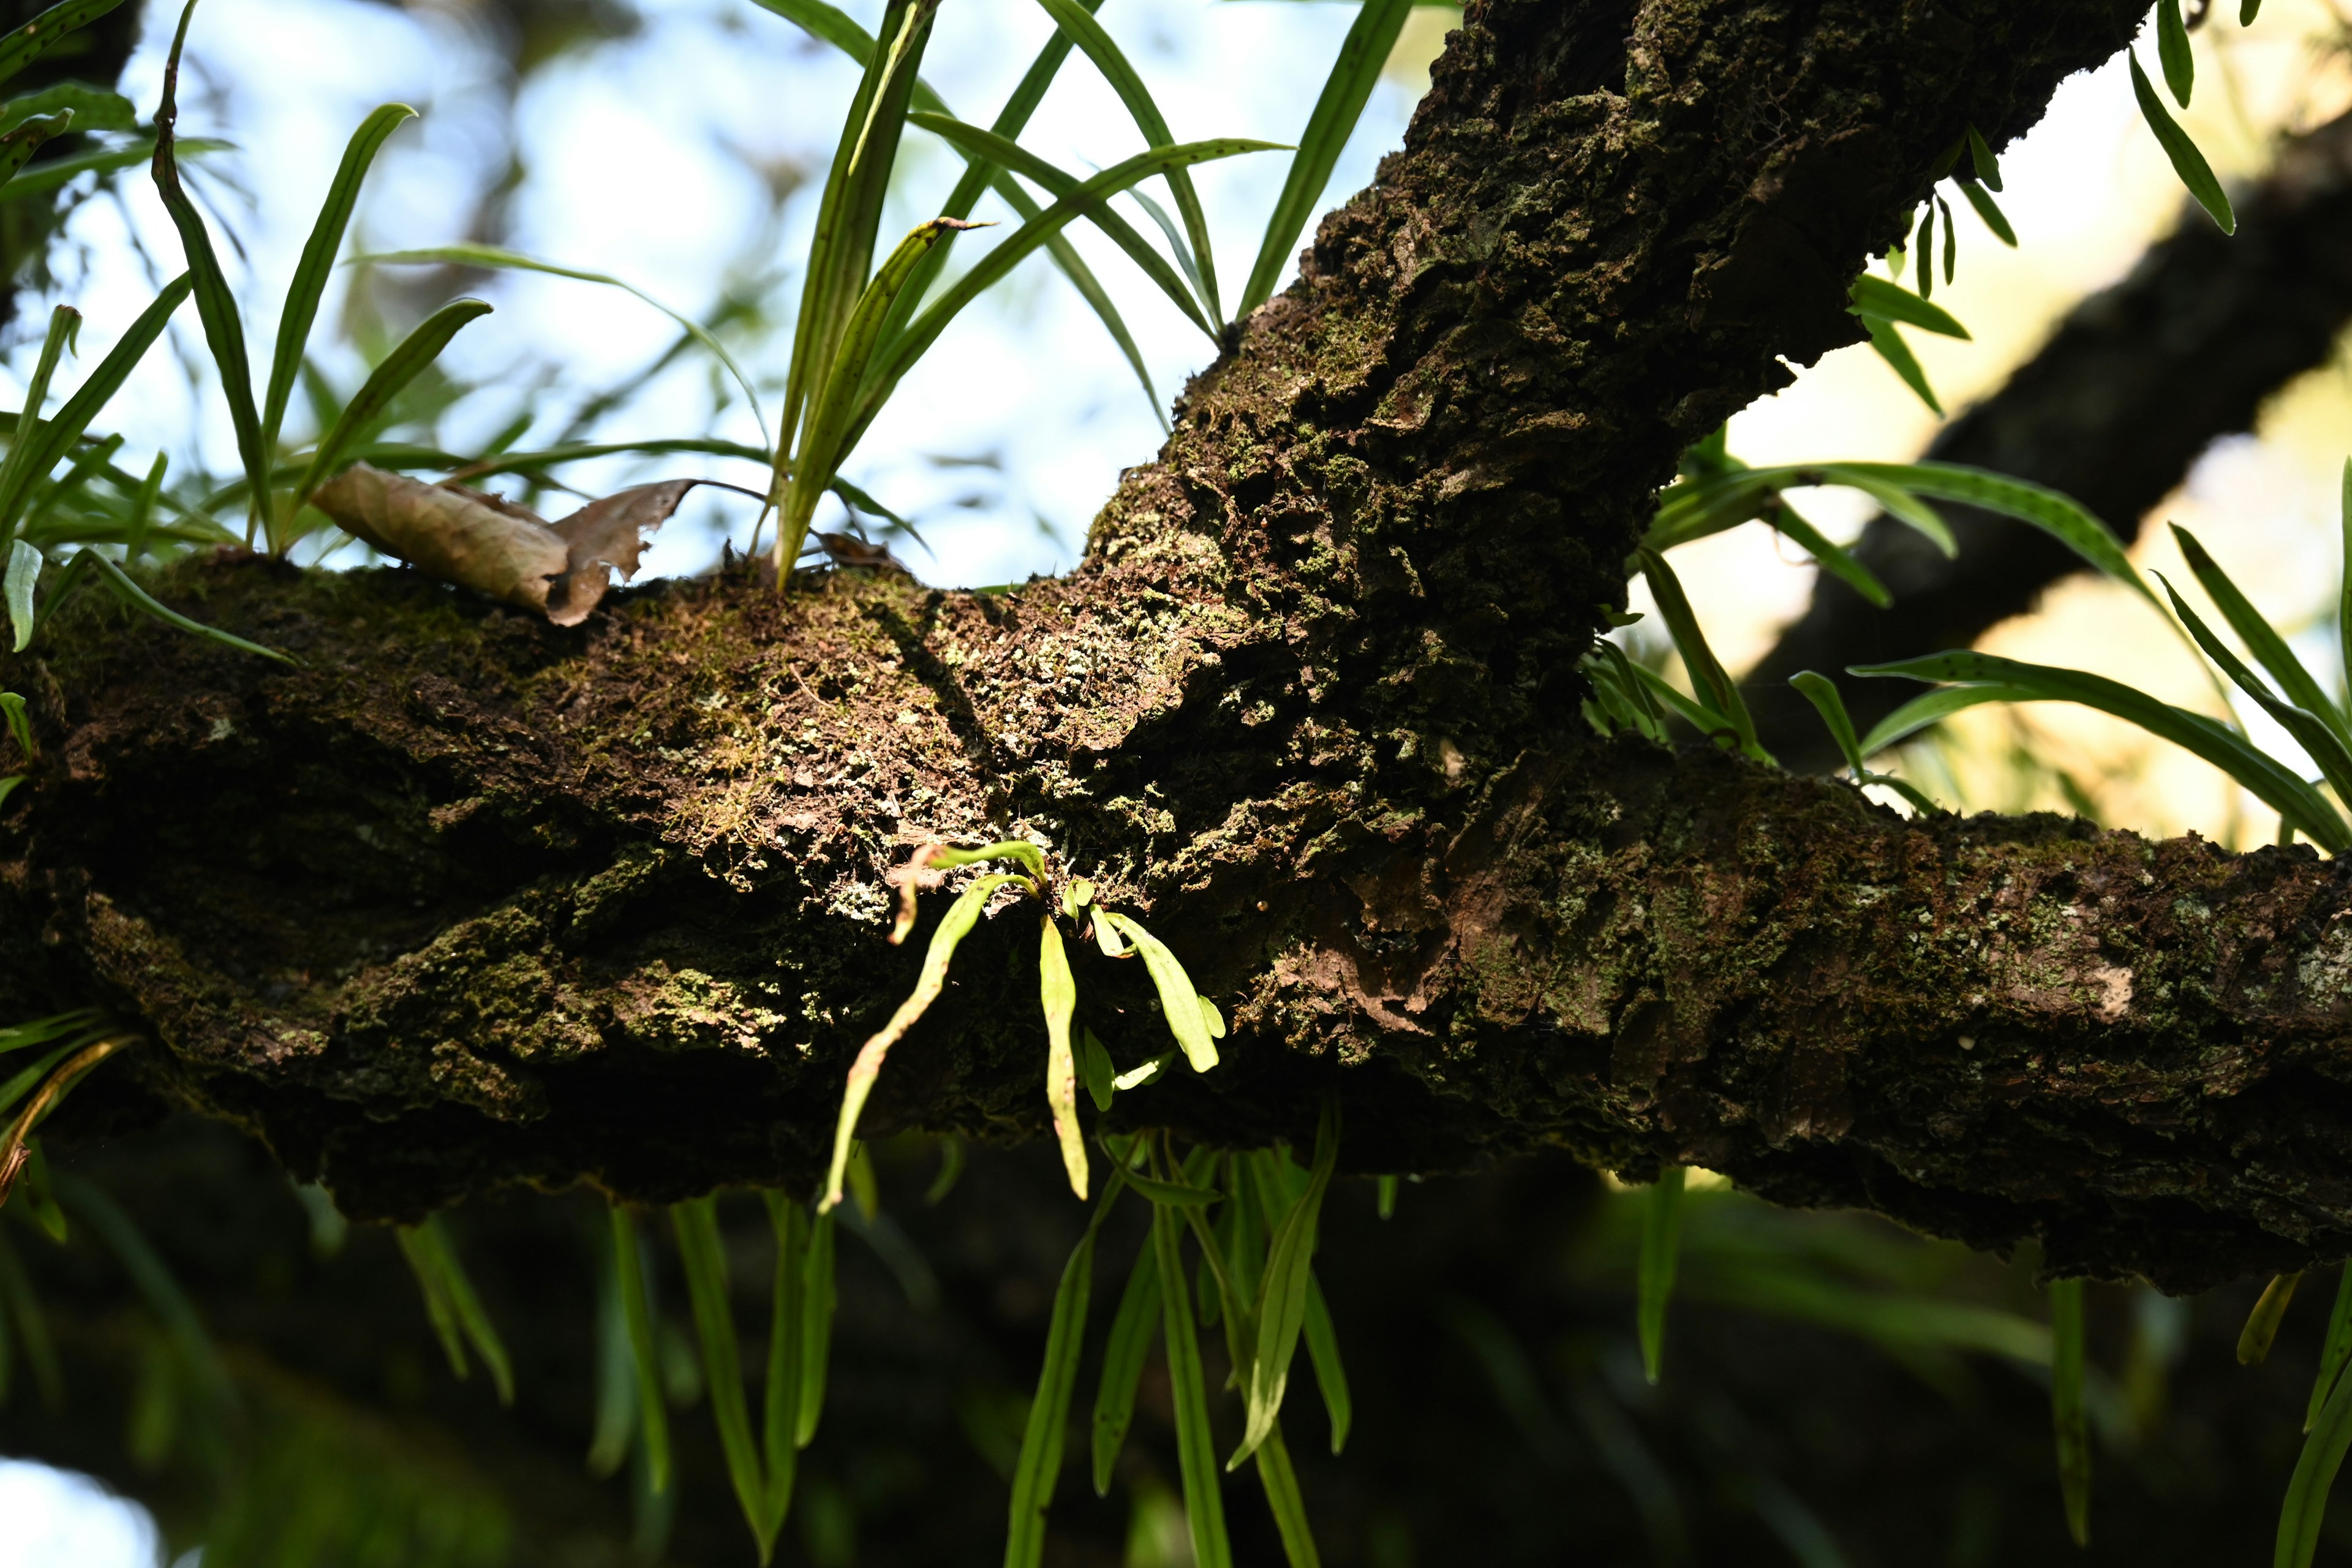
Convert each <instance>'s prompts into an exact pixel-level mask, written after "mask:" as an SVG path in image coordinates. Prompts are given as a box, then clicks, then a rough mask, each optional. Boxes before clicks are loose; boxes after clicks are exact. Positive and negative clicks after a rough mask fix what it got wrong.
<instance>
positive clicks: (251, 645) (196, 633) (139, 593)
mask: <svg viewBox="0 0 2352 1568" xmlns="http://www.w3.org/2000/svg"><path fill="white" fill-rule="evenodd" d="M85 561H86V562H88V563H89V566H90V569H91V570H94V571H95V572H97V573H98V574H99V575H100V578H101V579H103V580H104V582H105V583H106V585H107V586H108V587H110V588H111V589H113V590H114V594H115V596H116V597H117V598H119V599H121V601H122V602H123V603H124V604H126V605H130V606H131V608H132V609H134V610H137V611H138V612H139V613H140V614H142V615H145V616H153V617H154V618H155V619H157V620H159V621H162V622H163V624H164V625H166V626H177V627H178V628H179V629H180V630H182V631H184V632H186V633H188V634H189V635H190V636H192V637H203V638H205V640H206V641H208V642H216V643H219V644H220V645H221V646H222V647H233V648H236V650H237V651H239V652H240V653H257V654H259V655H260V656H261V657H262V658H274V659H276V660H278V662H279V663H280V664H294V663H298V662H299V661H298V660H296V659H294V658H291V657H289V655H286V654H282V653H280V652H278V650H277V649H276V648H274V647H262V646H261V644H259V643H257V642H247V640H246V639H245V638H243V637H238V636H237V635H236V633H234V632H225V631H223V630H221V629H220V628H219V627H218V626H206V625H205V624H204V623H203V622H202V621H196V620H191V619H189V618H188V617H187V616H184V615H182V614H180V612H179V611H177V610H175V609H173V608H172V607H171V606H170V605H166V604H164V603H163V601H162V600H160V599H158V598H156V597H155V596H154V595H152V594H150V593H148V592H147V590H146V589H144V588H142V587H141V586H140V585H139V584H136V583H134V582H132V581H131V577H130V576H129V574H126V573H125V572H124V571H123V570H122V568H121V567H120V566H117V565H116V564H115V563H113V562H111V561H110V560H108V559H107V558H106V557H105V556H103V555H100V553H99V552H97V551H95V550H83V551H81V552H79V553H77V554H76V555H75V556H74V558H73V560H72V561H69V562H68V563H66V572H61V573H59V574H58V585H57V589H56V591H55V592H54V593H52V594H51V595H50V596H49V605H55V604H56V603H57V602H58V600H60V599H62V598H63V597H64V596H65V593H66V589H67V582H66V576H67V573H69V572H71V571H73V570H74V568H75V567H76V566H77V565H78V564H79V563H82V562H85ZM49 605H43V606H42V609H41V613H42V615H43V616H47V614H48V612H49Z"/></svg>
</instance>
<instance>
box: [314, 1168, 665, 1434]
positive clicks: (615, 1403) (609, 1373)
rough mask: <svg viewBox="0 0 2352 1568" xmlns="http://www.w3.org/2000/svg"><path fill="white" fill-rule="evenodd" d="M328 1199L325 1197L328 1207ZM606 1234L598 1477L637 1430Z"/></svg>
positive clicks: (599, 1306) (634, 1391) (599, 1293)
mask: <svg viewBox="0 0 2352 1568" xmlns="http://www.w3.org/2000/svg"><path fill="white" fill-rule="evenodd" d="M320 1191H321V1192H323V1191H324V1189H323V1188H321V1189H320ZM332 1202H333V1200H332V1199H330V1200H329V1201H328V1206H329V1208H330V1209H331V1207H332ZM305 1206H306V1207H307V1206H308V1205H307V1202H306V1205H305ZM604 1243H605V1245H604V1248H603V1250H602V1252H601V1255H600V1256H599V1258H597V1268H596V1403H595V1413H596V1418H595V1424H594V1426H592V1427H591V1428H590V1435H589V1440H588V1458H587V1468H588V1473H589V1474H590V1475H592V1476H594V1477H595V1478H596V1479H599V1480H604V1479H610V1478H611V1477H613V1476H614V1475H616V1474H618V1473H619V1471H620V1468H621V1467H622V1466H623V1465H625V1464H626V1463H628V1460H629V1447H630V1440H631V1439H632V1438H634V1437H635V1436H636V1433H637V1404H638V1398H639V1389H638V1386H637V1379H636V1374H635V1364H636V1355H635V1351H634V1350H632V1349H631V1347H630V1344H629V1324H628V1307H627V1304H626V1303H625V1301H623V1300H622V1299H621V1275H620V1268H619V1266H618V1264H617V1263H616V1262H615V1261H614V1253H613V1249H612V1245H611V1236H610V1232H609V1230H608V1231H607V1233H606V1236H605V1237H604ZM314 1250H315V1248H314Z"/></svg>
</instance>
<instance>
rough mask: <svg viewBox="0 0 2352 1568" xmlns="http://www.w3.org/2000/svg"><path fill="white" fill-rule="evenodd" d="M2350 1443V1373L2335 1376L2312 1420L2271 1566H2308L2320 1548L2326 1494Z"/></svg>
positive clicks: (2288, 1490) (2283, 1508)
mask: <svg viewBox="0 0 2352 1568" xmlns="http://www.w3.org/2000/svg"><path fill="white" fill-rule="evenodd" d="M2347 1447H2352V1377H2339V1378H2337V1379H2336V1387H2335V1389H2334V1391H2333V1392H2332V1393H2330V1394H2328V1396H2327V1400H2326V1404H2324V1405H2321V1406H2320V1410H2319V1414H2318V1415H2317V1417H2315V1419H2314V1420H2313V1421H2312V1423H2311V1435H2310V1436H2307V1437H2305V1439H2304V1440H2303V1454H2302V1457H2301V1458H2297V1459H2296V1460H2295V1465H2294V1477H2293V1478H2292V1479H2289V1480H2288V1482H2287V1487H2286V1501H2285V1502H2284V1505H2282V1506H2281V1508H2280V1509H2279V1528H2278V1549H2277V1552H2276V1553H2275V1554H2274V1555H2273V1557H2272V1559H2271V1561H2272V1564H2273V1568H2311V1561H2312V1558H2313V1557H2314V1556H2315V1555H2316V1553H2317V1552H2318V1551H2319V1531H2320V1527H2321V1526H2322V1525H2323V1524H2325V1523H2326V1520H2327V1494H2328V1492H2329V1491H2330V1490H2332V1489H2334V1487H2335V1485H2336V1471H2337V1470H2339V1469H2341V1468H2343V1465H2344V1453H2345V1450H2346V1449H2347Z"/></svg>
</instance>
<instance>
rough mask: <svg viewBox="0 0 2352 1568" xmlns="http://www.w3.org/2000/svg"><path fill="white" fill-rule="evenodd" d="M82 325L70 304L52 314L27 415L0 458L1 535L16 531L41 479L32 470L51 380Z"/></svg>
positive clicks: (28, 397)
mask: <svg viewBox="0 0 2352 1568" xmlns="http://www.w3.org/2000/svg"><path fill="white" fill-rule="evenodd" d="M80 326H81V312H80V311H79V310H75V309H74V308H73V307H71V306H70V305H59V306H58V308H57V309H56V310H52V311H50V312H49V330H48V332H47V336H45V337H44V338H43V339H42V341H41V357H40V358H39V359H38V360H37V361H36V362H35V363H34V366H33V379H32V380H31V381H30V382H29V383H27V384H26V388H25V412H24V414H23V415H22V416H20V417H19V418H18V419H17V421H16V436H15V438H14V439H12V440H11V441H10V442H9V443H8V456H7V457H6V458H5V459H0V533H6V534H14V533H16V531H17V520H18V518H19V517H21V516H22V514H23V512H24V504H25V501H24V498H25V493H26V491H27V490H28V489H31V488H32V485H33V481H34V480H36V479H38V478H40V475H39V474H37V473H35V472H34V471H33V468H32V464H33V454H34V452H35V450H36V449H37V448H38V447H40V445H41V427H42V422H41V415H42V413H43V412H44V411H45V410H46V409H47V405H48V401H49V381H50V378H51V377H53V376H54V375H56V374H57V370H58V360H59V359H61V358H62V357H63V356H64V354H65V352H66V349H67V347H68V345H69V344H70V343H72V342H74V340H75V338H76V337H77V335H78V329H79V327H80ZM44 471H46V470H44Z"/></svg>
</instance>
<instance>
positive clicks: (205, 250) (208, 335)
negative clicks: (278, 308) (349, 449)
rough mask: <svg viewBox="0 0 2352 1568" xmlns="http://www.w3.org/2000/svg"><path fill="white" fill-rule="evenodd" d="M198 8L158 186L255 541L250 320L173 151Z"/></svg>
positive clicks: (173, 84) (158, 127) (169, 103)
mask: <svg viewBox="0 0 2352 1568" xmlns="http://www.w3.org/2000/svg"><path fill="white" fill-rule="evenodd" d="M195 14H196V0H188V4H187V8H186V9H184V10H183V11H182V12H181V13H180V26H179V31H178V32H176V33H175V34H173V37H172V52H171V55H170V57H169V58H167V59H166V60H165V62H164V65H163V102H162V104H161V105H160V106H159V107H158V108H157V109H156V110H155V157H154V163H153V169H154V176H155V189H156V190H157V192H158V193H160V194H161V195H162V196H163V210H164V211H165V212H167V213H169V214H170V215H171V217H172V226H173V227H174V228H176V229H178V230H179V232H180V244H181V246H182V247H183V248H184V250H185V251H186V252H187V258H188V271H189V274H190V275H191V276H192V277H194V279H195V293H196V314H197V315H198V317H200V318H201V319H202V320H203V321H204V327H205V342H206V343H207V344H208V345H210V347H211V349H212V353H213V363H215V365H216V366H218V367H219V370H220V377H221V393H222V395H223V396H225V397H226V399H227V400H228V412H229V423H230V425H231V426H232V427H233V428H234V429H235V430H236V451H237V457H238V458H239V459H240V460H241V462H242V463H243V465H244V468H245V477H246V482H247V484H249V485H250V486H251V487H252V492H251V496H250V499H249V502H248V505H249V507H250V508H251V511H250V514H249V519H250V520H249V521H248V522H247V531H246V541H247V543H251V542H252V540H253V528H254V525H255V524H256V523H257V522H258V521H259V519H260V516H261V510H260V509H261V508H263V507H264V506H266V505H267V504H268V495H269V479H268V474H269V453H268V450H267V449H265V448H264V447H263V446H262V441H261V414H260V411H259V410H258V409H257V408H256V407H255V406H254V403H253V367H252V365H251V363H249V362H248V361H247V358H246V352H245V323H244V322H243V321H242V320H240V319H239V317H238V315H237V310H236V295H235V294H233V293H231V292H230V291H229V286H228V279H227V278H226V276H225V275H224V274H223V273H222V271H221V265H220V258H219V257H218V256H216V255H215V254H214V251H213V241H212V236H211V234H210V233H209V232H208V231H207V230H206V229H205V220H204V216H203V215H202V214H200V213H198V212H197V211H196V205H195V203H194V202H192V201H190V200H189V199H188V194H187V192H186V191H184V190H183V189H182V188H181V186H180V167H179V164H178V163H176V162H175V161H174V159H173V151H172V138H173V127H174V126H175V125H176V123H177V122H178V120H179V106H178V102H177V95H178V92H179V84H180V51H181V50H182V49H183V48H184V47H186V45H187V41H188V24H189V22H191V21H192V20H194V17H195Z"/></svg>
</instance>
